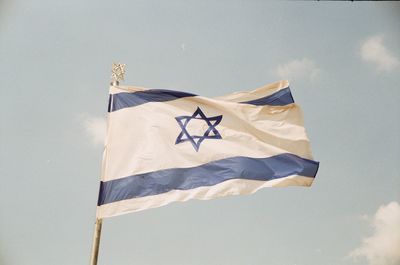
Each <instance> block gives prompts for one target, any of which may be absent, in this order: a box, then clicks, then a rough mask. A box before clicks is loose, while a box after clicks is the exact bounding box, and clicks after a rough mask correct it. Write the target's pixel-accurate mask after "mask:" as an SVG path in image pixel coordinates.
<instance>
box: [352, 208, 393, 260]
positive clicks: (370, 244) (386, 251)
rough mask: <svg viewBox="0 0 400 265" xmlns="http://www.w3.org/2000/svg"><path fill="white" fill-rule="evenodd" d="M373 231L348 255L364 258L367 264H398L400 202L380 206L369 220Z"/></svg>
mask: <svg viewBox="0 0 400 265" xmlns="http://www.w3.org/2000/svg"><path fill="white" fill-rule="evenodd" d="M371 225H372V227H373V229H374V232H373V234H372V235H371V236H369V237H365V238H364V239H363V240H362V243H361V245H360V246H359V247H358V248H356V249H355V250H353V251H352V252H351V253H350V257H352V258H354V259H358V258H360V257H363V258H365V259H366V260H367V261H368V264H369V265H399V264H400V204H399V203H397V202H391V203H389V204H387V205H383V206H381V207H380V208H379V209H378V211H377V212H376V213H375V215H374V216H373V218H372V220H371Z"/></svg>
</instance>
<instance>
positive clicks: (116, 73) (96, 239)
mask: <svg viewBox="0 0 400 265" xmlns="http://www.w3.org/2000/svg"><path fill="white" fill-rule="evenodd" d="M111 73H112V74H111V85H112V86H118V85H119V81H122V80H124V74H125V64H120V63H113V65H112V69H111ZM102 226H103V219H102V218H97V217H96V223H95V226H94V235H93V242H92V253H91V255H90V265H97V258H98V256H99V247H100V237H101V228H102Z"/></svg>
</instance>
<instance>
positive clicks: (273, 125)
mask: <svg viewBox="0 0 400 265" xmlns="http://www.w3.org/2000/svg"><path fill="white" fill-rule="evenodd" d="M108 112H109V114H108V128H107V137H106V143H105V149H104V156H103V164H102V175H101V182H100V193H99V199H98V207H97V217H98V218H105V217H111V216H116V215H121V214H125V213H129V212H135V211H140V210H145V209H149V208H154V207H159V206H162V205H166V204H168V203H171V202H174V201H187V200H189V199H202V200H207V199H212V198H217V197H222V196H226V195H237V194H251V193H254V192H256V191H257V190H259V189H260V188H263V187H275V186H276V187H282V186H293V185H295V186H310V185H311V184H312V182H313V180H314V178H315V175H316V173H317V170H318V166H319V163H318V162H316V161H313V160H312V159H313V158H312V155H311V149H310V144H309V140H308V138H307V135H306V132H305V129H304V126H303V118H302V114H301V110H300V108H299V106H298V105H296V104H295V103H294V100H293V97H292V94H291V92H290V89H289V84H288V82H287V81H280V82H277V83H274V84H270V85H266V86H263V87H261V88H259V89H256V90H253V91H250V92H238V93H233V94H231V95H227V96H223V97H217V98H206V97H202V96H198V95H194V94H191V93H186V92H179V91H173V90H164V89H145V88H141V87H132V86H112V87H110V100H109V107H108Z"/></svg>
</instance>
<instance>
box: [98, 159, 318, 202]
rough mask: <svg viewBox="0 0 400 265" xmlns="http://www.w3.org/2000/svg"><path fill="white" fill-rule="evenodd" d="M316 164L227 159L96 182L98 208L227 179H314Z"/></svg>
mask: <svg viewBox="0 0 400 265" xmlns="http://www.w3.org/2000/svg"><path fill="white" fill-rule="evenodd" d="M318 165H319V163H318V162H316V161H312V160H309V159H304V158H301V157H299V156H296V155H293V154H280V155H276V156H272V157H268V158H250V157H242V156H238V157H231V158H226V159H221V160H216V161H212V162H209V163H207V164H203V165H201V166H197V167H191V168H172V169H164V170H159V171H154V172H150V173H144V174H138V175H133V176H129V177H125V178H121V179H116V180H110V181H106V182H103V181H101V182H100V194H99V200H98V204H97V205H98V206H100V205H103V204H107V203H111V202H116V201H121V200H126V199H132V198H137V197H144V196H150V195H156V194H161V193H165V192H168V191H171V190H189V189H194V188H198V187H203V186H213V185H216V184H219V183H221V182H224V181H226V180H230V179H248V180H262V181H268V180H272V179H279V178H284V177H287V176H290V175H301V176H305V177H311V178H314V177H315V175H316V174H317V170H318Z"/></svg>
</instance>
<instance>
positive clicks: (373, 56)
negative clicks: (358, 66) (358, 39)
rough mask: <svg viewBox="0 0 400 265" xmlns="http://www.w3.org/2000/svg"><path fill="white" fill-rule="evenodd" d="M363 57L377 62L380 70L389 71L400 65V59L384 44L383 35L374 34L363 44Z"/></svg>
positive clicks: (376, 64)
mask: <svg viewBox="0 0 400 265" xmlns="http://www.w3.org/2000/svg"><path fill="white" fill-rule="evenodd" d="M360 52H361V58H362V59H363V60H364V61H366V62H370V63H373V64H375V66H376V67H377V69H378V71H380V72H383V71H386V72H389V71H391V70H393V69H395V68H396V67H397V66H398V65H399V59H398V58H396V57H395V56H394V55H393V54H392V53H391V52H390V51H389V50H388V49H387V48H386V47H385V45H384V44H383V36H381V35H379V36H373V37H370V38H368V39H367V40H366V41H364V42H363V43H362V44H361V48H360Z"/></svg>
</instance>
